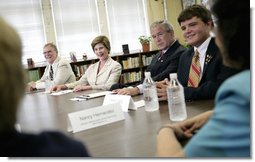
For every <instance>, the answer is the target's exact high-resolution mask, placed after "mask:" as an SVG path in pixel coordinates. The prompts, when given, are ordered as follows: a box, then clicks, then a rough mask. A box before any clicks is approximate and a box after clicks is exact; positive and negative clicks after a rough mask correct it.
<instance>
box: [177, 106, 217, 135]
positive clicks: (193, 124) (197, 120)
mask: <svg viewBox="0 0 255 162" xmlns="http://www.w3.org/2000/svg"><path fill="white" fill-rule="evenodd" d="M212 113H213V111H206V112H204V113H202V114H199V115H197V116H195V117H193V118H191V119H188V120H185V121H183V122H181V123H179V124H180V127H181V128H182V130H183V131H184V132H185V134H190V135H192V134H194V133H195V131H197V130H198V129H200V128H201V127H202V126H203V125H204V124H205V123H206V122H207V121H208V119H209V118H210V117H211V115H212Z"/></svg>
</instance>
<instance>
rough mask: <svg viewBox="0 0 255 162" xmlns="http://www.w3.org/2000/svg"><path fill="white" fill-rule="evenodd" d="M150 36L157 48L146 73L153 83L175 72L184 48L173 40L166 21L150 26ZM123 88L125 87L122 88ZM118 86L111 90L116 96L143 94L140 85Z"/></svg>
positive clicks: (172, 33) (171, 28)
mask: <svg viewBox="0 0 255 162" xmlns="http://www.w3.org/2000/svg"><path fill="white" fill-rule="evenodd" d="M150 30H151V36H152V38H153V40H154V42H155V44H156V45H157V46H158V48H159V52H158V53H157V54H156V55H155V56H154V57H153V59H152V61H151V63H150V65H149V66H148V67H147V69H146V71H149V72H151V76H152V79H153V80H154V81H161V80H163V79H165V78H168V77H169V73H174V72H177V67H178V63H179V58H180V56H181V54H182V53H183V52H184V51H185V48H184V47H183V46H182V45H181V44H180V43H179V42H178V41H177V40H176V39H175V38H174V30H173V27H172V25H171V24H169V23H168V22H167V21H156V22H154V23H152V24H151V26H150ZM124 87H125V86H124ZM118 88H123V86H120V84H117V85H113V86H112V87H111V90H114V89H115V90H114V91H115V92H117V93H118V94H126V95H132V96H134V95H137V94H140V93H143V88H142V84H139V85H137V86H136V87H130V88H123V89H118Z"/></svg>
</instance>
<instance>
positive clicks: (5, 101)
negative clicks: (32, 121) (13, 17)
mask: <svg viewBox="0 0 255 162" xmlns="http://www.w3.org/2000/svg"><path fill="white" fill-rule="evenodd" d="M0 31H1V36H0V76H1V77H0V89H1V91H2V92H1V93H0V132H1V131H4V130H7V129H12V128H13V127H14V124H15V122H16V113H17V107H18V104H19V101H20V99H21V97H22V96H23V94H24V85H25V83H24V71H23V67H22V62H21V55H22V47H21V40H20V37H19V36H18V34H17V32H16V31H15V30H14V29H13V28H12V27H11V26H10V25H8V24H7V23H6V22H5V21H4V20H3V19H2V18H1V17H0Z"/></svg>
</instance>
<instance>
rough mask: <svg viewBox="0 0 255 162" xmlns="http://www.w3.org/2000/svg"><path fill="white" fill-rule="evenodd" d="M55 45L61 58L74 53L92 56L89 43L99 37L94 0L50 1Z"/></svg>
mask: <svg viewBox="0 0 255 162" xmlns="http://www.w3.org/2000/svg"><path fill="white" fill-rule="evenodd" d="M52 7H53V15H54V20H55V28H56V37H57V44H58V48H59V53H60V55H61V56H62V57H69V53H70V52H76V55H77V57H79V56H82V54H83V53H87V54H88V55H93V56H94V53H93V50H92V49H91V45H90V44H91V41H92V40H93V39H94V38H95V37H96V36H98V35H99V33H100V30H99V25H98V14H97V6H96V1H95V0H71V1H70V0H52Z"/></svg>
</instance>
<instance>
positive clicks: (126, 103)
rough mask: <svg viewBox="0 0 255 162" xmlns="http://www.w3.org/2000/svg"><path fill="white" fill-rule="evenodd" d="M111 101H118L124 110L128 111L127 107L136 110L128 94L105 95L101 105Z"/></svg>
mask: <svg viewBox="0 0 255 162" xmlns="http://www.w3.org/2000/svg"><path fill="white" fill-rule="evenodd" d="M112 103H120V105H121V109H122V111H124V112H128V109H131V110H137V107H136V105H135V104H134V101H133V99H132V97H131V96H129V95H117V94H108V95H105V98H104V102H103V105H108V104H112Z"/></svg>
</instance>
